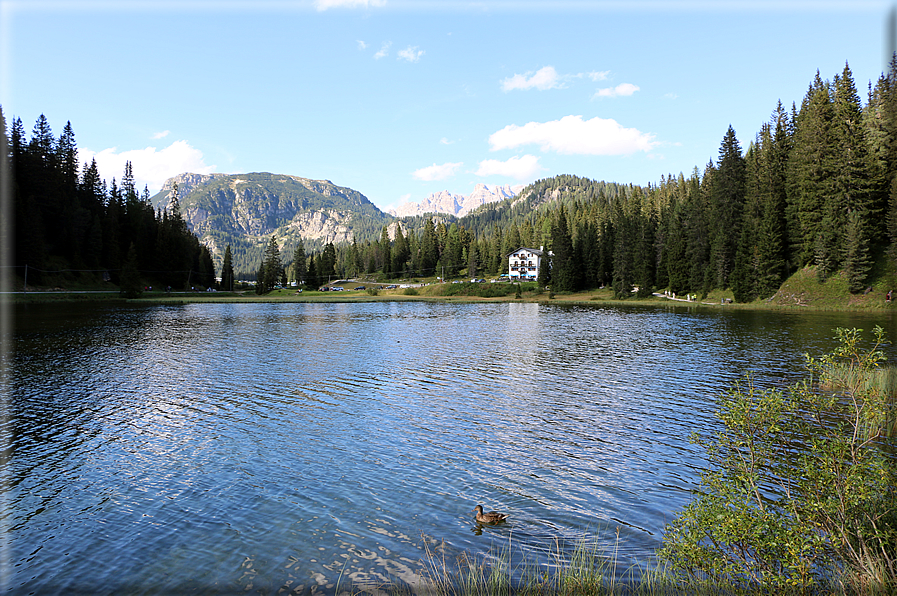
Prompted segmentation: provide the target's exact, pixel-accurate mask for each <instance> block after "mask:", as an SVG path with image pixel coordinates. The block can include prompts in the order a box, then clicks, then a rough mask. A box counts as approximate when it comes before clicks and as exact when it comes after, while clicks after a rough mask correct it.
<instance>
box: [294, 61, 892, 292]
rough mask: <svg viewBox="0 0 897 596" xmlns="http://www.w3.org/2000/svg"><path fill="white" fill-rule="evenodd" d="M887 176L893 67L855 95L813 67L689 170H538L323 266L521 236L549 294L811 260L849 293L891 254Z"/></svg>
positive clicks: (407, 260)
mask: <svg viewBox="0 0 897 596" xmlns="http://www.w3.org/2000/svg"><path fill="white" fill-rule="evenodd" d="M895 174H897V61H895V62H894V63H893V64H892V67H891V69H890V72H889V73H888V74H886V75H882V76H881V77H880V78H879V80H878V81H877V82H876V84H875V85H874V86H872V85H871V84H870V86H869V91H868V100H867V102H866V104H865V105H863V103H862V102H861V101H860V98H859V94H858V92H857V89H856V85H855V83H854V80H853V75H852V73H851V71H850V67H849V65H845V67H844V69H843V71H842V72H841V73H839V74H838V75H836V76H835V77H834V78H833V80H831V81H827V80H823V79H822V78H821V76H820V74H819V73H818V72H817V73H816V76H815V78H814V80H813V82H812V83H811V84H810V85H809V89H808V91H807V94H806V96H805V97H804V98H803V101H802V102H801V104H800V106H797V105H796V104H794V105H792V107H791V109H790V110H788V109H786V108H785V107H783V105H782V103H781V101H780V102H778V105H777V106H776V107H775V109H774V110H773V112H772V116H771V118H770V121H769V122H766V123H764V124H763V125H762V126H761V128H760V131H759V133H757V134H756V136H755V137H754V139H753V140H752V141H751V142H750V143H749V145H748V147H747V149H746V150H743V149H742V146H741V144H740V142H739V141H738V139H737V137H736V134H735V131H734V130H733V129H732V127H731V126H730V127H729V128H728V130H727V131H726V133H725V134H724V135H723V138H722V141H721V143H720V147H719V152H718V157H717V160H716V161H713V160H711V161H710V162H709V163H708V164H707V165H706V166H705V167H704V169H703V171H700V170H699V169H698V168H697V167H696V168H695V169H694V170H693V171H692V173H691V175H690V176H688V177H686V176H685V175H684V174H680V175H678V176H669V177H662V179H661V181H660V182H659V183H657V184H651V185H648V186H647V187H639V186H633V185H629V186H623V185H616V184H608V183H604V182H596V181H592V180H588V179H585V178H580V177H577V176H557V177H554V178H550V179H546V180H540V181H538V182H536V183H535V184H533V185H530V186H529V187H527V188H526V189H524V190H523V191H522V192H521V193H520V195H518V197H515V199H511V200H506V201H503V202H501V203H497V204H492V205H486V206H484V207H482V208H480V209H479V210H477V211H475V212H473V213H471V214H469V215H468V216H465V217H463V218H453V217H451V216H441V215H440V216H426V217H416V218H405V219H403V220H400V221H399V222H398V223H394V224H391V226H389V227H388V228H384V229H383V230H382V232H381V238H380V240H379V241H376V240H365V241H363V242H358V241H356V242H355V243H353V244H352V245H346V246H341V247H337V248H336V250H335V252H336V257H335V259H332V261H333V262H334V263H335V270H334V271H330V270H329V269H328V273H332V274H335V275H336V276H337V277H346V276H352V275H358V274H363V273H367V274H370V273H378V274H382V275H384V276H386V277H388V278H397V277H408V276H430V275H434V274H435V275H442V274H443V273H444V274H445V276H446V277H451V276H456V275H458V274H460V273H461V272H462V271H463V270H465V269H467V271H466V274H467V275H468V276H470V277H475V276H478V275H482V274H500V273H504V272H506V271H507V259H506V255H507V254H508V253H510V252H511V251H513V250H515V249H516V248H518V247H521V246H526V247H530V248H540V247H544V248H546V249H548V250H551V252H552V253H553V256H552V259H551V260H552V264H551V268H550V279H548V278H546V279H545V280H544V281H546V282H548V283H551V284H552V286H553V288H554V290H555V291H575V290H582V289H590V288H597V287H601V286H606V285H610V286H612V287H613V289H614V291H615V294H616V295H617V296H619V297H626V296H630V295H632V293H633V290H634V289H636V288H637V289H638V293H640V294H642V295H646V294H648V293H650V292H651V291H653V290H655V289H658V288H667V289H669V290H670V291H672V292H676V293H679V294H685V293H692V292H694V293H700V294H703V295H706V294H707V293H709V292H710V291H711V290H714V289H731V290H732V292H733V294H734V296H735V299H736V300H738V301H751V300H754V299H756V298H767V297H769V296H771V295H773V294H774V293H775V292H776V290H777V289H778V288H779V287H780V285H781V283H782V282H783V281H784V280H785V279H786V278H787V277H788V276H789V275H791V274H792V273H794V272H795V271H797V270H798V269H801V268H804V267H808V266H809V267H814V268H815V272H816V275H817V277H818V279H819V281H820V282H823V281H825V280H826V279H827V278H828V277H830V276H831V275H833V274H835V273H837V272H842V273H843V274H844V276H845V277H846V279H847V281H848V284H849V287H850V290H851V291H852V292H860V291H862V290H863V289H864V288H865V287H866V285H867V284H868V283H869V279H870V275H871V274H872V273H873V267H874V266H875V264H876V263H881V262H884V259H886V258H887V257H890V258H892V259H893V258H897V176H895ZM305 259H306V265H305V270H306V271H307V270H308V261H309V257H305ZM327 266H328V267H329V261H328V264H327ZM318 273H319V274H320V271H318ZM294 275H295V274H294Z"/></svg>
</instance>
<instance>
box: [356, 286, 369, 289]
mask: <svg viewBox="0 0 897 596" xmlns="http://www.w3.org/2000/svg"><path fill="white" fill-rule="evenodd" d="M355 289H356V290H365V289H367V288H365V287H364V286H358V287H357V288H355Z"/></svg>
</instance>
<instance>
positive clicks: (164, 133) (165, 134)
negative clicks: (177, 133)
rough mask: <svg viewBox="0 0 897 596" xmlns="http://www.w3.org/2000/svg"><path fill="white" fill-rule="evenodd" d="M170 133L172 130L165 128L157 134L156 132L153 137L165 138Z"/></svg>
mask: <svg viewBox="0 0 897 596" xmlns="http://www.w3.org/2000/svg"><path fill="white" fill-rule="evenodd" d="M169 134H171V131H170V130H163V131H162V132H157V133H156V134H154V135H153V138H154V139H163V138H165V137H167V136H168V135H169Z"/></svg>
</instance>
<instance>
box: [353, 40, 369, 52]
mask: <svg viewBox="0 0 897 596" xmlns="http://www.w3.org/2000/svg"><path fill="white" fill-rule="evenodd" d="M355 43H357V44H358V49H359V50H366V49H367V48H368V44H366V43H364V42H363V41H362V40H360V39H359V40H356V41H355Z"/></svg>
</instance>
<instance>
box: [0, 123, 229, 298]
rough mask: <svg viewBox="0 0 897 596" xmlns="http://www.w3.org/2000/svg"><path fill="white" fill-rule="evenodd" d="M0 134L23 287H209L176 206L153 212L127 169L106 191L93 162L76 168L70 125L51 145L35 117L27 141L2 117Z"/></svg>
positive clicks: (202, 257) (205, 265) (205, 264)
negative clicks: (107, 284)
mask: <svg viewBox="0 0 897 596" xmlns="http://www.w3.org/2000/svg"><path fill="white" fill-rule="evenodd" d="M0 126H2V128H3V131H2V132H3V138H4V140H6V141H7V142H8V145H7V147H8V152H7V155H6V158H7V159H8V160H9V163H10V165H11V166H12V172H13V176H12V188H11V189H10V190H11V193H12V195H13V201H12V203H13V205H14V207H13V208H14V217H15V219H14V222H15V231H16V233H15V241H14V242H15V244H14V250H15V257H14V264H15V267H16V275H18V276H20V277H25V278H26V279H27V283H28V284H46V285H49V284H53V285H62V284H65V283H69V282H71V281H73V280H81V281H85V280H86V281H88V282H90V281H93V282H98V281H101V280H103V281H111V282H112V283H115V284H121V285H122V288H123V289H127V290H128V291H132V292H133V291H139V288H140V286H141V284H142V283H148V284H156V285H157V286H159V287H166V286H171V287H173V288H177V289H181V288H184V287H187V286H191V285H197V286H203V287H208V286H211V285H213V284H214V282H215V270H214V265H213V262H212V257H211V254H210V253H209V250H208V249H207V248H206V247H205V246H202V245H201V244H200V243H199V240H198V239H197V238H196V236H195V235H194V234H193V233H192V232H191V231H190V230H189V229H188V228H187V225H186V223H185V222H184V220H183V219H182V218H181V214H180V212H179V209H178V204H177V200H176V199H175V201H174V202H173V206H172V207H171V208H170V209H167V210H160V211H155V210H154V209H153V207H152V205H151V204H150V200H149V191H148V189H146V188H144V190H143V193H142V194H140V193H138V190H137V188H136V187H135V185H134V173H133V170H132V167H131V164H130V162H129V163H127V164H126V166H125V171H124V173H123V175H122V178H121V181H120V183H119V182H116V180H115V179H114V178H113V179H112V183H111V185H109V186H107V184H106V181H105V180H102V179H101V178H100V175H99V172H98V170H97V164H96V161H92V162H91V163H90V164H87V163H85V164H83V167H81V168H79V164H78V151H77V147H76V144H75V135H74V132H73V131H72V126H71V123H66V125H65V128H64V129H63V132H62V134H61V135H59V137H58V138H57V137H55V136H54V135H53V132H52V130H51V128H50V124H49V122H48V121H47V119H46V118H45V117H44V116H43V115H41V116H40V117H39V118H38V119H37V122H36V123H35V125H34V128H33V129H32V132H31V136H30V138H26V133H25V128H24V126H23V125H22V120H21V119H20V118H14V119H13V121H12V126H11V128H9V129H8V130H7V128H6V119H5V117H4V116H3V113H2V110H0ZM79 170H80V172H81V173H80V175H79ZM126 286H127V288H126Z"/></svg>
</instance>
